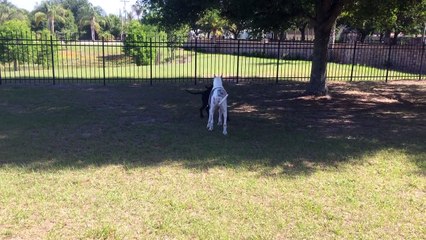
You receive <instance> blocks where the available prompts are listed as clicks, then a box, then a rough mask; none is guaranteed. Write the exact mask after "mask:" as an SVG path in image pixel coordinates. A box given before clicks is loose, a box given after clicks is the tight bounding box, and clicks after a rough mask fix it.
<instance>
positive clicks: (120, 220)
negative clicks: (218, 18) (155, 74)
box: [0, 84, 426, 239]
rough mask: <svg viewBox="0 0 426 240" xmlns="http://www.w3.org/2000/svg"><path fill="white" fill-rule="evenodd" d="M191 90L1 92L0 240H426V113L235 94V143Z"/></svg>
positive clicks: (265, 88)
mask: <svg viewBox="0 0 426 240" xmlns="http://www.w3.org/2000/svg"><path fill="white" fill-rule="evenodd" d="M331 87H332V88H333V85H331ZM375 87H376V89H377V86H375ZM183 88H184V87H182V86H180V87H176V86H172V85H170V86H161V87H160V86H158V87H138V86H136V87H125V86H120V87H110V88H95V89H93V88H84V87H51V88H38V87H33V88H21V87H8V88H1V89H0V113H1V117H0V183H1V184H0V238H5V239H15V238H19V239H38V238H41V239H134V238H137V239H158V238H160V239H193V238H196V239H324V238H327V239H336V238H337V239H348V238H349V239H352V238H362V239H394V238H400V239H424V238H425V236H426V232H425V229H424V226H425V225H426V222H425V218H424V212H425V207H426V206H425V201H424V199H425V193H426V192H425V189H426V181H425V178H424V176H425V175H424V174H425V166H426V165H425V159H426V151H425V149H426V146H425V143H424V141H422V140H424V137H425V131H423V130H424V125H422V124H423V123H422V122H424V120H425V118H424V112H422V109H423V108H422V107H424V105H412V106H411V107H407V108H404V107H401V105H398V104H395V105H392V104H391V105H382V107H381V108H378V109H377V111H378V112H374V111H375V109H372V108H370V107H371V106H372V105H371V102H370V104H365V106H366V109H370V110H367V111H362V110H360V111H359V113H357V114H355V115H354V116H352V118H345V119H351V120H352V121H353V124H352V125H351V126H352V127H355V128H346V127H345V126H344V125H339V124H337V123H335V124H329V125H327V124H326V125H325V126H324V127H320V128H316V127H312V123H314V122H318V121H319V122H321V121H322V120H326V119H329V118H330V119H331V116H330V115H333V114H335V115H336V117H337V118H338V119H340V118H341V117H344V116H346V117H348V116H351V114H353V112H351V111H352V110H354V109H356V108H355V107H353V108H351V107H349V106H347V108H344V109H343V112H342V110H341V109H340V110H338V108H337V107H336V108H326V109H329V110H328V111H326V113H324V115H318V114H317V115H315V114H312V113H313V112H314V111H315V110H318V111H320V110H319V109H321V102H322V101H321V100H317V101H314V102H309V101H307V100H289V99H291V98H287V97H286V96H291V94H293V93H294V92H298V93H300V92H301V88H300V87H299V85H298V84H288V85H242V86H235V85H230V86H227V90H228V92H229V93H230V94H231V95H230V98H229V101H230V120H231V121H230V122H229V136H227V137H224V136H223V135H222V134H221V131H220V130H219V129H217V127H216V128H215V130H214V131H213V132H208V131H207V130H206V129H205V125H206V119H204V120H200V119H199V118H198V111H197V109H198V104H199V99H198V97H197V98H195V97H194V96H192V95H189V94H187V93H185V92H184V91H182V90H183ZM416 91H421V90H416ZM335 93H336V94H337V93H339V91H338V90H335ZM382 93H383V92H382ZM419 96H423V99H424V96H425V95H424V92H419ZM271 100H273V101H271ZM344 100H345V99H340V98H339V97H337V96H336V98H335V99H334V100H333V102H332V103H329V104H335V103H339V102H340V101H342V102H344ZM351 102H352V101H349V103H351ZM307 103H309V104H307ZM363 106H364V105H363ZM396 107H398V110H397V109H395V108H396ZM282 108H285V109H284V110H283V109H282ZM334 109H335V110H336V112H334ZM387 109H393V111H391V114H389V115H386V110H387ZM382 110H383V112H382ZM383 114H384V115H383ZM401 116H407V118H403V117H401ZM408 116H417V117H415V118H410V117H408ZM361 120H363V121H365V122H362V123H360V122H359V121H361ZM382 121H383V122H386V124H383V125H382V124H378V125H375V124H376V123H381V122H382ZM357 124H361V126H364V127H359V128H357V127H356V126H357ZM363 124H364V125H363ZM401 126H404V127H401ZM408 126H410V128H407V127H408ZM364 128H365V129H364ZM393 128H395V129H400V130H401V131H400V133H399V136H398V138H392V137H390V136H392V131H393ZM411 128H412V129H411ZM402 129H405V131H402ZM331 130H333V131H331ZM409 130H413V131H409Z"/></svg>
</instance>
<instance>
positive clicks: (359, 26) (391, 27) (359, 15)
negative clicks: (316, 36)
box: [339, 0, 426, 44]
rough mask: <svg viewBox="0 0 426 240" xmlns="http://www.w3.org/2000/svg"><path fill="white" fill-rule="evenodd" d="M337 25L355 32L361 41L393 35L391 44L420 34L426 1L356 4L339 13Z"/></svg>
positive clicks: (362, 1)
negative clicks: (401, 37) (402, 35)
mask: <svg viewBox="0 0 426 240" xmlns="http://www.w3.org/2000/svg"><path fill="white" fill-rule="evenodd" d="M339 22H340V23H342V24H345V25H347V26H348V27H349V28H351V29H355V30H357V31H358V33H359V34H360V35H361V36H360V39H361V41H362V42H363V41H364V39H365V38H366V37H367V36H368V35H369V34H371V33H373V32H379V33H386V35H387V38H388V39H390V33H391V32H394V38H393V39H392V42H391V43H393V44H395V43H396V40H397V36H398V34H399V33H401V32H403V33H405V34H418V33H421V30H422V23H424V22H426V0H387V1H369V0H358V1H355V2H354V3H353V4H351V5H348V7H347V8H346V10H345V11H344V12H343V13H342V18H341V19H340V20H339Z"/></svg>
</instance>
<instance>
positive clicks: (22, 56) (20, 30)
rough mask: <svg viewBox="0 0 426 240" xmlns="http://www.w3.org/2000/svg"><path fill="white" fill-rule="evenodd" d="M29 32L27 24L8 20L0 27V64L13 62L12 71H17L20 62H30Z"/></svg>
mask: <svg viewBox="0 0 426 240" xmlns="http://www.w3.org/2000/svg"><path fill="white" fill-rule="evenodd" d="M28 34H31V30H30V27H29V24H28V22H26V21H22V20H9V21H6V22H4V23H3V24H1V25H0V38H2V39H1V41H0V62H2V63H10V62H13V69H14V71H19V63H20V62H31V60H32V57H33V56H32V55H31V54H32V53H33V51H31V50H30V47H31V44H30V43H29V42H27V41H28V40H26V39H25V38H24V36H25V37H26V38H28Z"/></svg>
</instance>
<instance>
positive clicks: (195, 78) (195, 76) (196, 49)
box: [194, 37, 198, 85]
mask: <svg viewBox="0 0 426 240" xmlns="http://www.w3.org/2000/svg"><path fill="white" fill-rule="evenodd" d="M197 52H198V45H197V37H195V61H194V63H195V73H194V85H197Z"/></svg>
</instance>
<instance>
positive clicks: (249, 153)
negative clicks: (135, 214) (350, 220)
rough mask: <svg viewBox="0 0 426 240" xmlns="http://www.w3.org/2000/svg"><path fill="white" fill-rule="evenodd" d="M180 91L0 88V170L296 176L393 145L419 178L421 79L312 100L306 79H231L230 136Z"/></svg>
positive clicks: (340, 90)
mask: <svg viewBox="0 0 426 240" xmlns="http://www.w3.org/2000/svg"><path fill="white" fill-rule="evenodd" d="M186 88H194V86H182V85H172V84H170V85H162V86H153V87H149V86H112V87H107V88H104V87H95V88H90V87H81V86H80V87H70V86H62V87H61V86H59V87H47V88H46V87H30V88H28V87H27V88H19V87H18V88H16V87H15V88H13V87H12V88H2V89H0V91H1V92H2V94H0V112H2V113H3V114H2V115H3V116H2V118H1V120H0V123H1V124H0V125H1V126H0V156H1V158H0V166H2V167H6V166H9V167H23V168H25V169H29V170H31V171H52V170H53V171H54V170H58V169H68V168H72V169H76V168H77V169H78V168H85V167H92V166H103V165H109V164H120V165H124V166H125V167H126V168H137V167H155V166H158V165H163V164H178V165H181V166H183V167H186V168H190V169H193V170H196V171H207V170H209V169H210V168H215V167H226V168H235V169H238V168H244V169H248V170H254V171H259V172H261V173H262V174H263V175H265V176H282V175H284V176H297V175H308V174H311V173H313V172H315V171H316V170H318V169H321V168H333V167H338V166H340V165H341V164H345V163H349V162H350V163H351V164H353V163H355V164H356V161H358V160H357V159H361V158H362V157H363V156H366V155H367V156H368V155H371V154H374V153H375V152H379V151H381V150H384V149H396V150H401V151H404V152H406V153H408V154H409V155H410V156H412V161H413V162H415V163H416V164H417V166H418V167H419V172H420V173H421V174H424V171H425V160H424V156H425V143H424V139H425V137H426V125H425V120H426V116H425V114H426V108H425V106H426V105H425V92H426V90H425V85H424V84H420V83H419V84H417V83H414V84H413V83H391V84H384V83H371V82H359V83H345V84H331V85H330V89H331V92H332V96H331V97H328V98H327V97H323V98H314V97H309V96H303V95H302V93H303V91H304V88H305V83H298V82H283V83H280V84H278V85H275V84H238V85H235V84H231V83H228V84H227V85H226V88H227V90H228V92H229V93H230V97H229V115H230V119H231V121H230V122H229V126H228V127H229V136H223V135H222V134H221V127H215V129H214V131H213V132H208V131H207V130H206V123H207V119H200V118H199V112H198V108H199V105H200V104H201V100H200V96H194V95H190V94H187V93H186V92H185V91H183V90H184V89H186ZM200 88H201V87H200Z"/></svg>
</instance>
